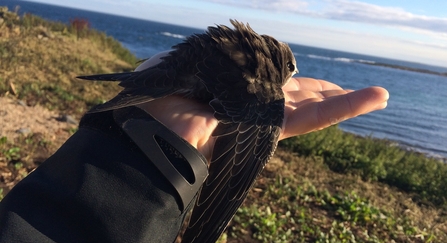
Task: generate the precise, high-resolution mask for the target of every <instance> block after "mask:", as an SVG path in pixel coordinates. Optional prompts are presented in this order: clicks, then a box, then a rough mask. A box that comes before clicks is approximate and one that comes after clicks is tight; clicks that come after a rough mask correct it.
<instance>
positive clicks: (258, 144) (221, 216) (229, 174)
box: [182, 100, 284, 242]
mask: <svg viewBox="0 0 447 243" xmlns="http://www.w3.org/2000/svg"><path fill="white" fill-rule="evenodd" d="M211 105H212V106H213V108H214V109H215V111H216V118H218V119H219V120H220V121H221V122H220V123H219V125H218V127H217V128H216V130H215V131H214V133H213V136H215V137H216V143H215V146H214V151H213V156H212V160H211V163H210V167H209V176H208V178H207V180H206V181H205V183H204V185H203V187H202V190H201V191H200V194H199V197H198V199H197V202H196V205H195V207H194V209H193V212H192V215H191V219H190V222H189V226H188V228H187V229H186V231H185V234H184V235H183V238H182V242H215V241H216V240H217V239H218V238H219V236H220V235H221V233H222V232H223V231H224V230H225V228H226V226H227V224H228V222H229V221H230V220H231V219H232V217H233V216H234V214H235V213H236V211H237V209H238V208H239V207H240V205H241V204H242V202H243V201H244V199H245V198H246V196H247V193H248V192H249V190H250V189H251V187H252V186H253V184H254V182H255V179H256V177H257V176H258V175H259V173H260V172H261V171H262V169H263V168H264V166H265V164H266V163H267V162H268V160H269V159H270V158H271V156H272V155H273V152H274V150H275V149H276V145H277V141H278V137H279V134H280V130H281V124H282V120H283V119H282V117H283V114H284V100H278V101H276V102H273V103H270V104H257V103H256V102H252V103H244V102H239V103H238V102H231V103H224V104H223V102H219V101H218V100H214V101H212V102H211ZM233 120H234V121H238V120H244V122H236V123H235V122H233Z"/></svg>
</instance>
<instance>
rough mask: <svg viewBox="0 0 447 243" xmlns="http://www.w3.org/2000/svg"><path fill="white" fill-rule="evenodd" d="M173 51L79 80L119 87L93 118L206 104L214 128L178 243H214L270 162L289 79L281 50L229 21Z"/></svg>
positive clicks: (287, 57)
mask: <svg viewBox="0 0 447 243" xmlns="http://www.w3.org/2000/svg"><path fill="white" fill-rule="evenodd" d="M231 23H232V24H233V25H234V27H235V29H231V28H229V27H227V26H224V25H218V26H217V27H209V28H208V31H207V32H206V33H204V34H196V35H193V36H190V37H188V38H187V39H186V40H185V41H184V42H183V43H180V44H178V45H176V46H174V47H173V51H172V52H170V53H169V55H168V56H166V57H163V58H162V59H163V60H162V62H161V63H159V64H157V65H155V66H153V67H149V68H147V69H144V70H141V71H136V72H128V73H117V74H104V75H101V74H100V75H93V76H83V77H80V78H83V79H90V80H111V81H121V82H120V85H121V86H123V87H124V90H123V91H122V92H121V93H119V94H118V95H117V96H116V97H115V98H113V99H112V100H110V101H108V102H106V103H105V104H103V105H100V106H98V107H96V108H94V109H93V110H92V111H90V112H100V111H105V110H111V109H117V108H120V107H126V106H131V105H136V104H140V103H144V102H147V101H151V100H153V99H157V98H160V97H164V96H167V95H172V94H178V95H182V96H185V97H189V98H194V99H198V100H200V101H202V102H207V103H209V104H210V106H211V107H212V108H213V109H214V111H215V114H214V115H215V117H216V119H217V120H219V124H218V126H217V128H216V129H215V131H214V132H213V136H215V137H216V143H215V146H214V150H213V155H212V158H211V161H210V165H209V176H208V178H207V179H206V181H205V183H204V184H203V187H202V189H201V191H200V194H199V196H198V199H197V202H196V204H195V206H194V208H193V212H192V215H191V219H190V222H189V225H188V228H187V229H186V232H185V234H184V236H183V239H182V240H183V242H215V241H216V240H217V239H218V237H219V236H220V235H221V233H222V232H223V231H224V230H225V228H226V226H227V224H228V222H229V221H230V220H231V218H232V217H233V215H234V214H235V213H236V211H237V209H238V208H239V206H240V205H241V204H242V202H243V200H244V199H245V197H246V196H247V193H248V192H249V190H250V188H251V187H252V185H253V183H254V181H255V179H256V177H257V176H258V175H259V173H260V172H261V170H262V169H263V167H264V166H265V164H266V163H267V162H268V160H269V159H270V158H271V156H272V155H273V152H274V151H275V149H276V145H277V142H278V137H279V134H280V131H281V126H282V123H283V117H284V94H283V92H282V89H281V88H282V86H283V85H284V84H285V83H286V82H287V81H288V80H289V79H290V78H291V77H292V75H293V74H295V73H296V72H297V69H296V62H295V58H294V56H293V53H292V51H291V50H290V48H289V47H288V45H287V44H285V43H282V42H279V41H277V40H275V39H274V38H272V37H270V36H267V35H259V34H257V33H255V32H254V31H253V30H252V29H251V28H250V26H249V25H244V24H242V23H240V22H237V21H234V20H231Z"/></svg>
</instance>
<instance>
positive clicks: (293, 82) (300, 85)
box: [283, 77, 342, 92]
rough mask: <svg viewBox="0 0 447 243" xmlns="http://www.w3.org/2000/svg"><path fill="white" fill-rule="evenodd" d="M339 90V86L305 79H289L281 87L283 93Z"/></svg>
mask: <svg viewBox="0 0 447 243" xmlns="http://www.w3.org/2000/svg"><path fill="white" fill-rule="evenodd" d="M341 89H342V88H341V87H340V86H338V85H336V84H334V83H331V82H328V81H325V80H319V79H313V78H306V77H297V78H291V79H290V81H289V82H288V83H287V84H286V85H284V87H283V91H284V92H288V91H296V90H308V91H314V92H319V91H323V90H341Z"/></svg>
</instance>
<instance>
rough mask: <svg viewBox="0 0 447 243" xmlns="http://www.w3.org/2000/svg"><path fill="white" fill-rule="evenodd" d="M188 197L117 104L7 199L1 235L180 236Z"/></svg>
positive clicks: (79, 238)
mask: <svg viewBox="0 0 447 243" xmlns="http://www.w3.org/2000/svg"><path fill="white" fill-rule="evenodd" d="M134 109H136V108H134ZM180 202H181V200H180V198H179V196H178V193H177V192H176V190H175V188H174V187H173V186H172V184H171V183H170V182H169V180H168V179H167V178H165V177H164V176H163V175H162V173H160V171H159V170H158V169H157V168H156V166H154V164H153V163H151V161H149V160H148V158H147V157H146V156H145V155H144V153H142V151H141V150H140V149H139V148H138V146H136V145H135V143H133V141H132V139H130V138H129V137H128V136H127V135H126V134H125V133H124V132H123V131H122V130H121V128H120V127H119V126H117V125H116V123H115V121H114V119H113V112H104V113H97V114H90V115H86V116H84V118H83V120H82V121H81V125H80V129H79V130H78V131H77V132H76V133H75V134H74V135H73V136H72V137H71V138H70V139H69V140H67V142H66V143H65V144H64V145H63V146H62V147H61V148H60V149H59V150H58V151H57V152H56V153H55V154H54V155H52V156H51V157H50V158H48V159H47V160H46V161H45V162H44V163H43V164H42V165H41V166H39V167H38V168H37V169H36V170H35V171H34V172H32V173H30V175H28V176H27V177H26V178H25V179H23V180H22V181H21V182H20V183H18V184H17V185H16V186H15V187H14V188H13V189H12V190H11V191H10V192H9V193H8V195H7V196H6V197H5V198H4V199H3V201H2V202H1V203H0V242H157V243H158V242H173V241H174V239H175V237H176V236H177V233H178V231H179V229H180V227H181V225H182V222H183V220H184V216H185V212H187V211H188V210H187V209H188V208H189V207H190V206H191V204H189V205H186V206H187V207H186V208H185V209H183V208H182V207H181V206H179V205H181V203H180Z"/></svg>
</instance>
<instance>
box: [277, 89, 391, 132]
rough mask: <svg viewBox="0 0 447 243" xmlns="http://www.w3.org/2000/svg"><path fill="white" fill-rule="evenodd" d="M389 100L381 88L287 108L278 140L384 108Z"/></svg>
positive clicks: (316, 99)
mask: <svg viewBox="0 0 447 243" xmlns="http://www.w3.org/2000/svg"><path fill="white" fill-rule="evenodd" d="M388 98H389V94H388V91H387V90H385V89H383V88H381V87H369V88H366V89H362V90H358V91H354V92H349V93H346V94H344V95H337V96H330V97H329V98H326V99H323V100H321V99H320V98H315V99H314V100H313V101H314V102H307V103H306V104H304V105H302V106H300V107H298V108H296V109H295V108H294V107H292V106H286V116H285V118H286V119H285V124H284V128H283V134H282V136H281V139H284V138H287V137H292V136H296V135H300V134H304V133H308V132H312V131H315V130H321V129H323V128H325V127H328V126H330V125H333V124H336V123H339V122H341V121H344V120H346V119H349V118H352V117H356V116H359V115H362V114H366V113H368V112H371V111H374V110H379V109H383V108H385V107H386V105H387V100H388Z"/></svg>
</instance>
